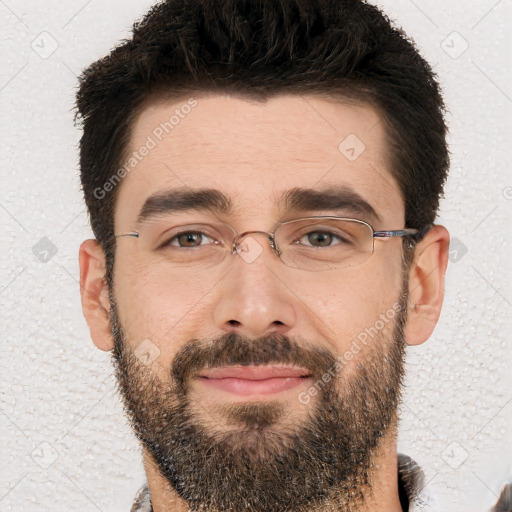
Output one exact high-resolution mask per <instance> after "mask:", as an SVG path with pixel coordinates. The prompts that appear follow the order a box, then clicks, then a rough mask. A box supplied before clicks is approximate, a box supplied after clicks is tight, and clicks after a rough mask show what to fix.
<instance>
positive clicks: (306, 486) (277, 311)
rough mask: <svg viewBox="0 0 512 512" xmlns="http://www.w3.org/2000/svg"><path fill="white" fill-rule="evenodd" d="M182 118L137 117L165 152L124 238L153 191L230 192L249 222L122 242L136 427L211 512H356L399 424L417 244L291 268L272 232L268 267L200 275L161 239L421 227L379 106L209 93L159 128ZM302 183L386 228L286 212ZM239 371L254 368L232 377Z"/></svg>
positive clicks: (122, 362)
mask: <svg viewBox="0 0 512 512" xmlns="http://www.w3.org/2000/svg"><path fill="white" fill-rule="evenodd" d="M183 103H185V102H183ZM180 106H181V103H174V104H166V103H163V102H161V101H155V102H153V103H151V104H148V105H147V106H145V108H144V109H143V110H142V111H141V113H140V115H139V117H138V119H137V120H136V123H135V125H134V129H133V133H132V139H131V141H130V147H129V152H130V153H131V152H132V151H137V150H139V148H141V147H142V146H144V145H147V141H148V136H150V137H152V139H153V140H154V141H155V142H156V144H154V147H152V148H151V149H150V150H149V152H148V154H147V156H145V157H144V158H143V159H142V160H141V161H140V162H138V163H137V165H136V167H134V169H133V170H132V171H131V172H130V173H129V174H128V176H127V177H126V178H125V179H124V180H123V182H122V184H121V185H120V190H119V195H118V200H117V206H116V212H115V232H116V233H117V234H122V233H128V232H131V231H133V230H134V229H135V226H136V220H137V216H138V214H139V212H140V211H141V209H142V207H143V205H144V203H145V201H146V199H147V198H148V197H149V196H151V195H154V194H155V193H162V192H166V191H172V190H173V189H178V188H180V189H183V188H186V189H189V190H196V189H216V190H218V191H220V192H222V193H223V194H225V195H226V196H228V198H230V200H231V203H232V207H233V211H232V212H231V213H222V212H215V213H212V212H209V211H206V210H200V211H193V210H184V211H180V212H170V213H167V214H160V215H158V216H156V217H150V218H149V219H148V220H147V222H146V223H145V224H141V225H140V226H137V229H136V230H137V231H138V232H139V233H140V236H139V238H133V237H121V238H118V239H117V250H116V258H115V266H114V281H113V282H114V289H113V290H111V315H112V316H111V318H112V323H113V335H114V339H115V342H116V349H115V351H114V356H115V365H116V371H117V376H118V379H119V382H120V389H121V391H122V395H123V398H124V400H125V404H126V406H127V409H128V412H129V414H130V418H131V420H132V423H133V426H134V428H135V431H136V433H137V435H138V436H139V438H140V439H141V440H142V442H143V444H144V447H145V449H146V450H148V452H149V453H151V455H152V456H153V458H154V459H155V461H156V462H157V464H158V466H159V469H160V471H161V473H162V474H163V475H164V477H165V478H167V479H168V480H169V482H170V483H171V484H172V485H173V487H174V488H175V489H176V491H177V492H178V494H179V495H180V496H182V497H183V498H184V499H185V500H187V501H188V502H189V503H190V504H191V505H195V506H196V507H199V506H203V507H205V508H204V509H205V510H237V511H242V510H253V511H264V510H288V509H289V507H290V504H293V506H294V508H293V510H294V511H295V512H296V511H302V510H314V505H315V504H320V503H322V502H324V503H325V502H326V500H336V501H337V503H338V507H339V505H340V504H346V509H347V510H348V503H349V502H351V503H356V502H357V499H358V498H357V493H358V491H360V490H361V489H363V488H364V486H365V484H366V483H367V479H368V475H369V472H371V469H372V460H373V459H374V458H375V456H376V455H377V453H378V447H379V439H381V438H382V437H383V436H384V435H385V434H386V432H387V431H388V428H389V427H390V425H392V424H393V422H394V420H395V412H396V407H397V403H398V398H399V387H400V379H401V376H402V372H403V345H404V341H403V324H404V322H405V318H406V313H405V309H406V304H407V296H406V293H405V290H406V286H407V283H406V282H404V280H403V275H404V274H403V269H402V260H401V252H402V243H401V239H388V240H380V241H376V242H375V252H374V254H373V255H372V256H371V257H370V258H368V259H367V260H366V261H364V262H363V263H362V264H360V265H358V266H356V267H349V268H343V269H338V270H329V271H325V272H308V271H304V270H301V269H297V268H291V267H288V266H286V265H284V264H283V263H282V261H281V260H280V259H279V257H278V256H277V255H276V254H275V253H273V252H272V250H271V248H270V245H269V244H268V240H266V238H265V236H264V235H262V234H252V235H250V236H251V237H252V239H251V243H253V244H259V245H258V246H259V247H261V248H262V251H261V253H260V254H259V255H258V256H257V257H256V258H255V259H252V258H251V259H247V258H246V259H244V258H242V257H240V256H239V255H229V254H228V256H227V257H226V259H225V260H224V261H222V262H221V263H219V264H218V265H215V266H212V267H208V268H197V267H194V269H193V270H191V269H190V268H187V267H186V266H185V267H180V266H177V265H175V264H174V263H173V262H172V258H171V257H170V255H171V252H170V250H171V248H169V247H162V246H161V244H162V242H163V241H165V240H166V238H165V235H166V231H167V232H168V230H169V228H170V227H173V226H174V225H176V224H182V223H183V224H187V225H188V224H197V223H202V224H205V223H206V224H207V223H209V222H210V221H212V220H213V221H215V222H218V221H219V220H220V221H222V222H226V223H228V224H230V225H231V226H233V228H234V229H235V230H236V231H237V233H242V232H245V231H252V230H255V231H268V232H270V231H271V230H272V228H273V227H274V226H275V224H277V223H278V222H281V221H285V220H290V219H293V218H297V217H306V216H317V215H337V216H346V217H355V218H359V219H362V220H367V221H369V222H370V223H371V224H372V225H373V227H374V229H376V230H381V229H382V230H385V229H400V228H402V227H404V203H403V199H402V197H401V194H400V191H399V187H398V185H397V183H396V181H395V180H394V179H393V177H392V175H391V173H390V171H389V165H388V159H389V155H388V154H387V148H386V143H385V140H384V128H383V126H382V124H381V122H380V120H379V116H378V114H377V113H376V112H375V110H373V109H371V108H370V107H367V106H355V105H348V104H343V103H340V102H334V101H327V100H324V99H320V98H317V97H313V96H303V97H299V96H280V97H277V98H274V99H270V100H268V101H267V102H266V103H254V102H248V101H247V100H243V99H240V98H234V97H227V96H220V95H209V96H201V97H197V105H196V106H194V108H193V109H191V110H190V109H186V110H187V111H188V110H190V113H188V114H186V115H183V114H182V116H180V118H179V122H178V123H176V124H175V125H174V127H173V129H172V131H170V132H169V133H168V134H166V133H165V132H164V134H163V137H162V140H158V138H157V137H156V136H155V135H154V134H155V133H160V131H157V132H155V129H157V128H158V127H159V126H161V123H165V122H166V121H168V120H169V118H170V117H171V116H172V115H173V113H174V112H175V110H176V109H178V110H179V109H180ZM181 112H182V113H183V112H184V110H181ZM340 143H342V144H341V145H340ZM151 146H153V144H151ZM340 148H341V149H340ZM296 187H300V188H304V189H316V190H321V189H322V190H326V189H327V190H328V189H331V190H333V189H334V188H337V187H344V188H345V189H351V190H352V192H353V193H356V194H357V195H359V196H360V197H361V198H362V199H363V200H364V201H366V202H367V203H369V204H370V205H371V206H372V207H373V209H374V210H375V212H376V213H377V214H378V216H379V217H380V220H376V219H373V218H371V217H369V216H368V214H367V213H361V212H358V213H357V214H356V212H355V210H354V209H353V208H350V207H348V206H345V207H343V208H337V209H332V208H326V209H322V210H314V211H313V210H304V211H302V210H301V211H296V210H294V211H292V210H286V209H282V208H281V207H282V206H283V205H282V204H281V205H279V204H278V203H276V199H277V198H279V197H280V196H281V194H283V193H284V192H286V191H288V190H290V189H293V188H296ZM210 242H211V241H210V240H208V239H206V240H204V241H202V242H199V243H210ZM195 243H197V240H195V241H194V244H195ZM253 247H254V245H253ZM172 250H176V248H175V247H173V248H172ZM188 250H190V247H189V249H188ZM365 334H366V336H365ZM139 345H140V348H139V350H137V347H139ZM143 347H145V348H148V347H149V349H150V350H149V352H150V360H151V362H150V363H148V361H147V360H146V359H144V357H143V356H142V357H141V352H143V350H142V348H143ZM155 357H156V358H155ZM263 366H265V367H266V369H272V370H274V371H275V372H277V373H275V375H277V377H275V378H273V379H268V380H267V382H266V383H262V380H264V379H260V382H259V383H258V384H255V383H254V382H249V383H247V381H246V380H244V379H243V377H244V375H245V376H248V375H249V374H250V372H252V371H253V370H254V373H253V374H252V375H253V378H256V379H258V378H261V377H262V375H263V374H261V373H260V374H259V373H258V370H261V368H262V367H263ZM226 367H230V369H234V368H235V367H236V368H235V369H237V370H238V371H239V372H242V373H239V374H236V377H238V378H230V379H228V378H224V379H221V378H219V377H222V376H223V374H222V372H221V371H220V370H219V368H226ZM276 367H277V370H276ZM283 367H286V368H287V370H288V371H290V372H291V373H290V375H292V377H291V378H285V377H286V375H285V374H284V372H285V370H283ZM212 370H213V373H212ZM279 372H281V373H279ZM205 376H209V377H210V379H208V378H205ZM230 376H231V377H232V375H230ZM212 377H217V379H215V378H212ZM267 377H268V376H267ZM288 377H289V376H288ZM271 381H272V382H271ZM335 491H336V492H337V494H336V492H335ZM207 507H209V508H207ZM338 509H339V508H338ZM338 509H337V510H338Z"/></svg>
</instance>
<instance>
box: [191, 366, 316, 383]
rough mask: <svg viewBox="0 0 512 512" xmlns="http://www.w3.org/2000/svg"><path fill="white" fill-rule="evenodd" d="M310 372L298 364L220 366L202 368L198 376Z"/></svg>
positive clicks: (255, 377) (257, 377)
mask: <svg viewBox="0 0 512 512" xmlns="http://www.w3.org/2000/svg"><path fill="white" fill-rule="evenodd" d="M310 376H311V372H309V371H308V370H306V369H305V368H301V367H300V366H280V365H257V366H222V367H217V368H207V369H205V370H202V371H201V372H200V373H199V374H198V377H204V378H207V379H227V378H232V379H245V380H265V379H274V378H279V377H281V378H286V377H310Z"/></svg>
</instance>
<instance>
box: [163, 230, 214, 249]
mask: <svg viewBox="0 0 512 512" xmlns="http://www.w3.org/2000/svg"><path fill="white" fill-rule="evenodd" d="M205 240H210V241H211V242H213V243H215V244H218V242H217V241H214V240H213V238H211V237H209V236H208V235H207V234H206V233H203V232H202V231H182V232H179V233H177V234H175V235H174V236H172V237H171V238H169V239H168V240H167V241H166V242H164V243H163V244H162V245H161V246H160V247H161V248H163V247H168V246H172V247H181V248H187V247H188V248H194V247H201V246H202V245H205V244H201V242H203V241H205Z"/></svg>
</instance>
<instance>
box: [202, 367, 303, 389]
mask: <svg viewBox="0 0 512 512" xmlns="http://www.w3.org/2000/svg"><path fill="white" fill-rule="evenodd" d="M310 376H311V374H310V373H309V372H308V370H305V369H304V368H300V367H297V366H277V365H265V366H263V365H262V366H226V367H221V368H208V369H206V370H203V371H202V372H201V373H200V374H199V375H198V378H199V380H200V381H201V382H202V383H204V384H205V385H207V386H209V387H214V388H216V389H221V390H224V391H228V392H230V393H234V394H236V395H241V396H249V395H268V394H273V393H279V392H281V391H285V390H287V389H290V388H293V387H295V386H298V385H299V384H301V383H302V382H304V381H305V380H306V379H307V378H309V377H310Z"/></svg>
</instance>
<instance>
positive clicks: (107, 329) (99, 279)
mask: <svg viewBox="0 0 512 512" xmlns="http://www.w3.org/2000/svg"><path fill="white" fill-rule="evenodd" d="M78 260H79V264H80V295H81V299H82V311H83V314H84V317H85V320H86V321H87V325H88V326H89V331H90V333H91V338H92V340H93V342H94V344H95V345H96V346H97V347H98V348H99V349H100V350H104V351H109V350H112V349H113V348H114V341H113V338H112V332H111V326H110V316H109V315H110V302H109V294H108V286H107V282H106V279H105V273H106V262H105V255H104V252H103V249H102V247H101V245H100V244H99V243H98V242H97V240H85V241H84V242H82V244H81V245H80V251H79V255H78Z"/></svg>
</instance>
